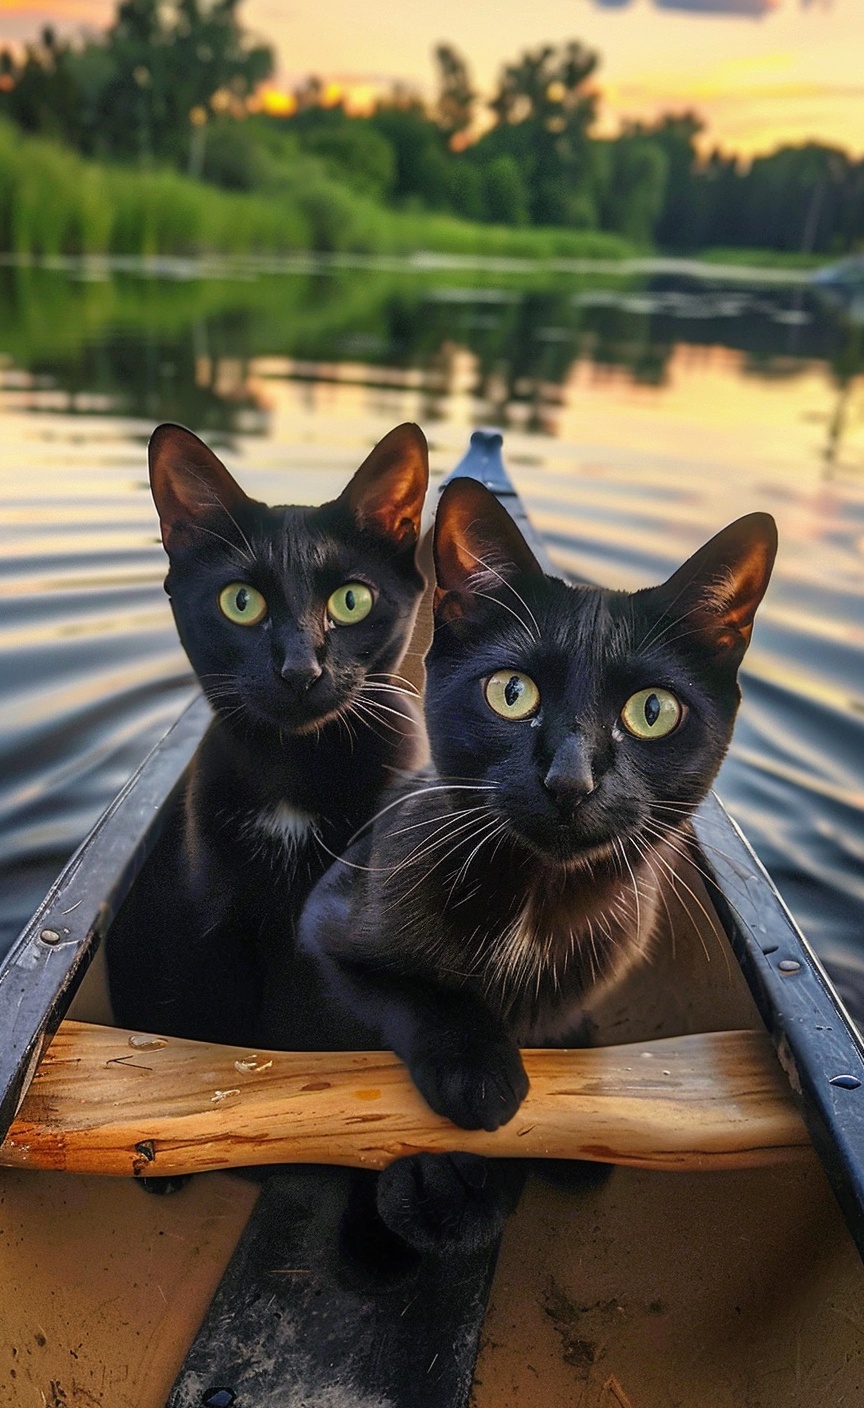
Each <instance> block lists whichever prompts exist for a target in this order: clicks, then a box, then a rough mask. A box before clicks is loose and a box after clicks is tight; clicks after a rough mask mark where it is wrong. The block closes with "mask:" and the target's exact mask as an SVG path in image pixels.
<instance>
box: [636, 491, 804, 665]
mask: <svg viewBox="0 0 864 1408" xmlns="http://www.w3.org/2000/svg"><path fill="white" fill-rule="evenodd" d="M776 554H777V527H776V525H775V523H774V519H773V518H772V517H771V515H770V514H769V513H748V514H747V515H746V517H744V518H739V519H736V521H735V522H734V523H730V524H729V527H728V528H724V529H723V530H722V532H720V533H717V534H716V536H715V537H713V538H712V539H711V540H710V542H708V543H706V544H705V546H704V547H701V548H700V549H699V551H698V552H696V553H694V554H693V556H692V557H691V558H688V560H687V561H686V562H685V563H684V566H683V567H679V568H678V571H677V572H675V573H673V575H672V576H671V577H670V578H669V580H668V582H664V584H663V586H661V587H655V588H654V591H655V593H657V594H659V597H660V600H661V601H663V602H664V603H665V610H664V616H666V617H668V618H669V619H670V621H675V620H680V622H681V631H682V632H688V633H693V634H695V635H698V636H701V637H702V638H703V640H704V641H705V643H706V644H708V645H709V646H710V647H711V648H712V649H713V650H716V651H717V652H718V654H719V655H721V656H726V655H731V656H733V657H737V658H736V661H735V663H736V664H737V661H738V660H740V659H741V657H742V656H743V654H744V651H745V650H746V649H747V646H748V645H749V644H750V636H751V634H752V631H753V619H754V617H755V615H756V608H757V607H758V605H759V603H760V601H761V600H762V598H763V596H764V595H765V591H766V588H767V586H768V582H769V579H770V577H771V569H772V567H773V566H774V558H775V556H776ZM666 634H667V635H669V636H670V638H674V636H675V631H674V630H673V631H671V632H669V631H667V632H666Z"/></svg>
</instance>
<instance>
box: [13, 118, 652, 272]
mask: <svg viewBox="0 0 864 1408" xmlns="http://www.w3.org/2000/svg"><path fill="white" fill-rule="evenodd" d="M420 248H424V249H433V250H440V251H442V252H445V253H447V252H449V253H476V254H483V255H495V256H505V257H506V256H515V257H526V258H536V259H545V258H550V259H551V258H568V257H573V258H588V257H593V258H607V259H608V258H612V259H614V258H625V257H627V256H628V255H630V254H632V253H633V252H634V250H633V246H632V245H631V244H630V243H628V242H627V241H626V240H624V239H622V238H621V237H620V236H618V235H613V234H607V233H603V232H599V231H580V230H561V229H531V228H527V229H526V228H521V229H508V228H506V227H503V226H497V225H482V224H473V223H471V222H469V221H465V220H460V219H457V218H456V217H454V216H449V215H430V214H428V213H425V212H414V211H392V210H385V209H384V208H383V207H382V206H380V205H378V204H376V203H375V202H374V201H373V200H370V199H369V198H367V197H364V196H363V195H359V194H357V193H356V192H354V191H351V190H349V189H348V188H347V187H345V186H342V185H340V184H339V183H338V182H337V181H335V180H333V179H332V177H330V176H328V175H327V173H326V172H325V171H324V170H323V168H322V167H321V166H320V165H319V164H318V163H317V162H316V161H315V160H314V159H312V158H309V157H306V156H303V155H302V154H298V156H297V158H296V161H295V162H294V163H292V167H291V171H290V177H286V179H285V180H284V182H283V183H282V185H281V186H280V188H279V189H278V190H274V191H272V192H268V193H267V194H266V195H263V194H254V193H253V194H245V193H244V194H239V193H233V192H228V191H224V190H219V189H217V188H215V187H213V186H208V185H205V184H204V183H203V182H200V181H196V180H193V179H191V178H189V177H188V176H183V175H180V174H179V173H178V172H176V171H172V170H170V169H167V168H151V169H141V168H137V169H136V168H130V167H128V166H119V165H118V166H115V165H110V164H107V163H100V162H96V161H90V160H87V159H85V158H83V157H81V156H79V155H78V154H77V153H76V152H74V151H72V150H71V149H70V148H67V147H63V146H61V145H60V144H59V143H56V142H52V141H50V140H48V139H46V138H42V137H25V136H22V135H21V133H20V131H19V130H18V129H17V128H15V127H13V126H12V125H11V124H9V123H5V122H0V251H3V252H5V253H9V254H15V255H23V256H27V255H30V256H37V257H38V256H40V255H42V256H44V255H58V254H83V255H86V254H116V255H123V254H125V255H160V254H161V255H184V254H208V253H214V254H215V253H218V254H248V253H279V252H289V251H294V250H315V251H337V252H338V251H346V252H347V251H355V252H367V253H400V252H406V251H408V250H414V249H420Z"/></svg>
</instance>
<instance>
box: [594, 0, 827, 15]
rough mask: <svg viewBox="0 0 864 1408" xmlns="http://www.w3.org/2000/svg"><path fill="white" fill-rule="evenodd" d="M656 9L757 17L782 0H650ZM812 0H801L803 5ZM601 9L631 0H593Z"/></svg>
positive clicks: (622, 5)
mask: <svg viewBox="0 0 864 1408" xmlns="http://www.w3.org/2000/svg"><path fill="white" fill-rule="evenodd" d="M652 3H653V4H654V5H656V7H657V9H658V10H689V11H690V13H691V14H699V15H745V16H749V17H751V18H754V19H759V18H760V17H761V16H762V15H768V14H770V13H771V11H772V10H776V9H778V8H779V6H780V5H781V4H782V3H783V0H652ZM812 3H813V0H801V4H802V5H804V6H805V7H806V6H807V5H810V4H812ZM594 4H595V5H598V6H599V7H600V8H601V9H603V10H624V9H626V8H627V7H628V6H629V5H632V4H633V0H594Z"/></svg>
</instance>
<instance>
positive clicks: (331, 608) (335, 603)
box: [327, 582, 375, 626]
mask: <svg viewBox="0 0 864 1408" xmlns="http://www.w3.org/2000/svg"><path fill="white" fill-rule="evenodd" d="M374 605H375V598H374V597H373V595H372V593H371V591H370V590H369V588H368V587H367V586H366V585H365V584H364V583H363V582H346V583H345V585H344V586H343V587H337V589H336V591H335V592H334V593H333V595H332V596H331V597H330V599H329V600H328V602H327V614H328V616H329V617H330V620H331V621H333V622H334V623H335V624H336V625H337V626H356V624H357V622H358V621H365V619H366V617H367V616H368V615H369V612H370V611H371V610H372V607H373V606H374Z"/></svg>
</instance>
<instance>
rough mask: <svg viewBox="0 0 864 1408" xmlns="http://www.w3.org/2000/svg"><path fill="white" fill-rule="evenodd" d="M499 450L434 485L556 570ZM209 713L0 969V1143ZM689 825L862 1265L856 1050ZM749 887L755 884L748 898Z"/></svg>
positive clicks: (164, 758)
mask: <svg viewBox="0 0 864 1408" xmlns="http://www.w3.org/2000/svg"><path fill="white" fill-rule="evenodd" d="M501 445H502V436H501V434H500V433H499V432H497V431H485V430H477V431H475V432H474V433H473V434H472V436H471V442H470V446H469V449H468V452H467V453H466V455H465V457H464V458H463V459H462V460H461V461H460V463H459V464H458V465H457V466H456V468H455V469H454V470H453V471H452V473H451V474H450V476H449V477H448V478H447V479H446V480H445V481H444V482H443V484H442V485H441V487H442V488H443V487H444V484H446V483H449V482H450V481H451V480H452V479H454V478H460V477H470V478H474V479H477V480H479V482H481V483H483V484H484V485H485V486H486V487H487V488H489V489H490V490H491V491H492V492H493V493H495V494H496V496H497V497H498V498H499V499H501V500H503V502H504V506H505V507H506V508H507V510H508V512H509V513H510V515H511V517H513V519H514V520H515V521H516V523H517V524H518V526H519V528H520V530H521V531H522V532H523V534H524V535H525V537H526V539H527V541H528V543H529V546H530V547H531V549H532V551H533V552H534V553H535V556H536V557H537V559H538V561H539V562H540V563H541V565H542V566H543V567H544V570H546V571H550V572H551V573H552V574H553V575H554V574H556V568H555V566H554V564H553V562H552V560H551V558H550V556H549V553H548V551H547V549H546V546H545V544H544V542H543V540H542V538H541V537H540V535H539V534H538V532H537V530H536V529H535V528H534V526H533V524H532V523H531V521H530V519H529V518H528V516H527V514H526V512H525V509H524V506H523V505H522V502H521V499H520V498H519V496H518V493H517V491H516V490H515V488H514V486H513V484H512V482H511V481H510V479H509V477H508V475H507V472H506V470H505V468H504V463H503V459H502V455H501ZM573 580H576V579H575V578H574V579H573ZM210 717H211V715H210V710H209V706H208V704H207V702H206V700H205V699H204V696H203V695H202V694H198V695H196V697H195V698H194V699H193V700H192V702H191V703H190V704H189V705H187V706H186V708H185V709H184V710H183V712H182V713H181V714H180V716H179V718H178V719H177V720H176V721H175V723H174V724H173V725H172V726H171V728H170V729H169V730H168V731H167V732H166V734H165V735H164V736H163V738H162V739H161V740H160V741H159V742H158V743H157V744H156V745H155V747H154V748H153V749H152V751H151V752H150V753H149V755H148V756H147V758H145V759H144V761H143V762H142V763H141V765H140V766H139V768H138V769H137V770H136V772H135V773H134V774H133V775H132V777H131V778H130V779H129V781H128V782H127V783H126V785H125V786H124V787H123V788H122V789H121V791H120V793H119V794H118V795H117V797H116V798H115V799H114V800H113V801H112V802H111V803H110V805H109V806H108V808H107V809H106V811H105V812H104V813H103V815H102V816H101V817H100V819H99V821H98V822H97V823H96V825H95V827H94V828H93V830H92V831H91V832H90V833H89V835H88V836H87V837H86V838H85V840H84V841H83V842H82V844H81V846H80V847H79V848H78V850H77V851H76V852H75V854H74V855H73V857H72V859H71V860H70V861H69V862H68V864H67V865H66V866H65V868H64V869H63V871H62V872H61V873H60V875H59V877H58V879H57V880H56V881H55V883H54V885H53V886H52V887H51V889H50V890H49V892H48V894H47V896H46V897H45V899H44V900H43V901H42V903H41V904H40V905H39V907H38V908H37V910H36V911H35V913H34V915H33V917H32V918H31V920H30V921H29V923H28V924H27V925H26V926H25V928H24V929H23V930H22V933H21V935H20V936H19V938H18V939H17V941H16V942H15V944H13V946H12V948H11V949H10V950H9V953H8V954H7V955H6V957H5V959H4V960H3V961H2V963H0V1030H2V1031H3V1032H4V1041H3V1044H2V1047H0V1139H2V1138H3V1137H4V1136H5V1133H6V1131H7V1129H8V1127H9V1125H10V1124H11V1122H12V1120H13V1119H14V1117H15V1114H16V1112H17V1109H18V1107H19V1105H20V1103H21V1100H22V1099H23V1096H24V1094H25V1092H26V1090H27V1087H28V1085H29V1082H30V1080H31V1079H32V1077H33V1075H34V1074H35V1071H36V1068H37V1066H38V1063H39V1059H40V1056H41V1053H42V1051H43V1049H44V1047H45V1045H46V1043H47V1042H48V1041H49V1040H50V1037H51V1036H52V1035H53V1033H54V1032H55V1031H56V1029H57V1026H58V1025H59V1023H60V1021H61V1020H62V1018H63V1016H64V1015H65V1013H66V1011H67V1010H68V1007H69V1005H70V1003H71V1001H72V999H73V997H74V995H75V993H76V991H77V989H78V987H79V985H80V983H81V981H82V979H83V977H84V974H85V973H86V971H87V968H88V966H89V964H90V962H91V961H92V959H93V958H94V956H95V954H96V952H97V950H98V948H99V945H100V944H101V942H102V940H103V939H104V937H105V935H106V933H107V931H108V929H109V927H110V924H111V921H112V920H113V918H114V916H115V915H116V913H117V911H118V910H119V908H120V905H121V904H122V902H123V900H124V899H125V897H126V895H127V894H128V893H129V891H130V889H131V888H132V885H133V884H134V882H135V879H136V878H137V875H138V873H139V872H140V870H141V868H142V867H143V865H144V863H145V861H146V859H147V857H148V855H149V854H150V852H151V851H152V849H153V847H154V846H155V844H156V841H157V840H158V837H159V835H160V834H161V831H162V828H163V826H164V823H165V820H166V818H167V815H168V813H169V810H170V807H171V804H172V802H173V801H174V799H175V798H176V797H177V795H178V792H179V790H180V788H181V787H182V785H183V780H184V777H185V773H186V769H187V767H188V765H189V763H190V762H191V759H192V757H193V755H194V752H195V750H196V748H197V746H198V743H199V742H200V740H201V737H202V736H203V734H204V731H205V729H206V727H207V725H208V723H209V720H210ZM693 830H694V834H695V837H696V849H697V852H698V854H697V857H696V859H697V863H698V864H699V866H700V869H702V871H703V873H705V872H707V873H708V875H709V879H710V881H711V885H710V888H711V898H712V901H713V902H714V903H715V907H716V911H717V917H718V919H719V920H720V922H721V924H722V926H723V929H724V931H725V933H726V935H727V938H728V940H729V942H730V945H731V947H732V950H733V952H734V954H735V957H736V960H737V961H738V963H739V965H740V967H741V969H742V971H743V974H744V977H745V980H746V982H747V985H748V987H749V988H750V991H751V993H752V995H753V997H754V999H755V1001H756V1004H757V1007H758V1009H759V1012H760V1015H761V1017H762V1020H763V1022H764V1023H765V1025H766V1027H767V1029H768V1031H769V1033H770V1035H771V1037H772V1040H773V1042H774V1046H775V1048H776V1050H777V1053H778V1057H779V1060H780V1064H781V1066H782V1067H783V1070H784V1072H785V1074H786V1078H787V1080H788V1081H789V1084H790V1086H791V1088H792V1090H793V1093H794V1095H795V1097H796V1100H797V1103H798V1104H799V1108H800V1109H801V1112H802V1114H803V1116H804V1119H805V1121H806V1123H807V1127H808V1130H809V1133H810V1136H811V1138H812V1140H813V1142H814V1145H815V1147H816V1150H817V1153H818V1155H819V1158H820V1160H821V1162H822V1164H823V1167H824V1169H825V1172H826V1174H827V1176H828V1179H829V1181H830V1183H831V1186H832V1188H833V1190H834V1193H835V1195H836V1197H837V1199H838V1201H839V1203H840V1206H841V1209H842V1211H843V1214H844V1216H845V1218H846V1221H847V1225H848V1226H849V1230H850V1232H851V1235H852V1237H853V1239H854V1240H855V1243H856V1245H857V1247H858V1250H859V1253H860V1254H861V1255H862V1258H864V1103H862V1102H864V1044H862V1041H861V1039H860V1038H859V1036H858V1035H857V1033H856V1031H855V1028H854V1026H853V1024H852V1022H851V1019H850V1018H849V1016H848V1014H847V1013H846V1012H845V1009H844V1008H843V1005H842V1003H841V1002H840V999H839V997H838V996H837V994H836V993H835V991H834V989H833V987H832V985H831V983H830V979H829V978H828V976H827V974H826V973H825V971H824V969H823V967H822V965H821V963H820V962H819V960H818V958H817V957H816V955H815V954H814V953H813V951H812V949H811V948H810V946H809V944H808V943H807V941H806V939H805V938H804V937H803V935H802V934H801V932H800V930H799V929H798V927H797V926H796V925H795V923H794V920H793V919H792V917H791V915H790V914H789V911H788V909H787V908H786V906H785V905H784V903H783V901H782V899H781V897H780V895H779V893H778V891H777V890H776V888H775V886H774V884H773V882H772V881H771V879H770V877H769V876H768V874H767V872H766V871H765V869H764V867H763V866H762V864H761V862H760V861H759V860H758V858H757V857H756V855H755V853H754V852H753V849H752V847H751V846H750V844H749V842H748V841H747V840H746V838H745V837H744V836H743V835H742V833H741V832H740V830H739V829H738V827H737V826H736V825H735V823H734V822H733V821H732V820H731V818H730V817H729V816H728V814H727V813H726V811H725V809H724V808H723V806H722V803H721V802H720V801H719V799H718V798H717V797H716V796H715V795H714V794H713V793H712V794H711V795H710V796H709V797H708V798H707V799H706V801H705V802H703V803H702V805H701V806H700V808H698V810H697V812H696V813H695V814H694V817H693ZM742 880H743V881H744V882H745V883H743V884H742ZM754 880H756V881H758V888H757V889H756V890H755V891H753V892H751V890H750V889H749V888H748V886H750V885H752V884H753V881H754ZM781 964H785V965H786V967H781ZM789 965H792V966H791V967H790V966H789ZM826 1068H830V1070H831V1072H832V1074H831V1075H829V1074H827V1073H826ZM832 1082H833V1083H832ZM856 1082H857V1083H856Z"/></svg>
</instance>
